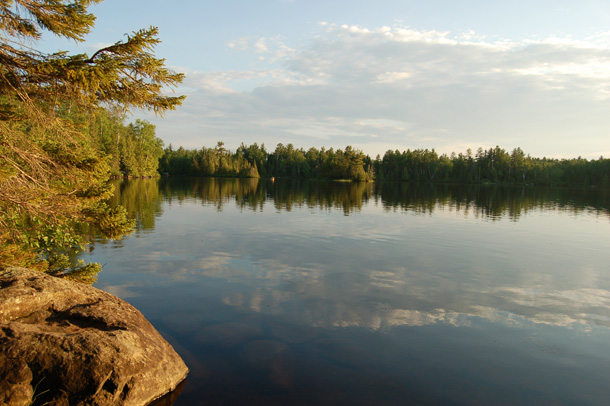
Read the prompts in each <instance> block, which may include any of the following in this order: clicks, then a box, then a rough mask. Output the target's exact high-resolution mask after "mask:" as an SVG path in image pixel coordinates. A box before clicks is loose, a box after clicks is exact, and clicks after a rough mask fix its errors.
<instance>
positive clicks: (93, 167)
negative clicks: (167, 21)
mask: <svg viewBox="0 0 610 406" xmlns="http://www.w3.org/2000/svg"><path fill="white" fill-rule="evenodd" d="M99 1H100V0H72V1H69V0H2V1H0V62H1V64H0V267H4V266H7V265H21V266H29V267H32V268H37V269H40V270H45V271H48V272H50V273H52V274H56V275H64V274H66V272H69V271H71V272H72V273H71V276H72V277H76V276H78V277H79V279H81V280H85V281H87V282H91V281H92V280H93V279H92V275H94V274H95V272H96V271H98V270H99V267H96V266H88V265H84V264H77V265H70V264H69V263H68V262H67V257H66V253H67V252H68V251H69V250H70V249H72V248H74V247H78V246H82V245H83V244H85V243H86V242H87V239H86V233H84V232H83V230H85V229H87V227H89V226H97V227H99V229H100V230H102V231H103V232H104V234H105V235H106V236H108V237H110V238H119V237H120V236H122V235H124V234H125V233H128V232H129V231H130V230H131V229H132V228H133V221H132V220H129V219H128V217H127V213H126V211H125V209H123V208H121V207H117V208H110V207H109V206H108V205H107V204H106V203H104V199H106V198H108V197H110V196H111V195H112V188H111V187H110V186H109V185H108V183H107V180H108V178H109V176H110V175H112V174H115V175H116V174H118V169H116V168H117V164H118V165H123V163H124V162H123V160H122V158H123V157H122V156H121V144H120V143H118V144H117V143H115V142H114V140H115V138H113V137H115V136H117V137H118V136H119V135H121V134H125V136H124V137H123V142H124V143H129V142H130V141H129V140H131V142H132V143H134V144H135V145H133V146H132V147H130V148H133V149H136V150H137V151H138V153H142V154H144V156H146V157H147V159H146V160H145V162H144V164H143V167H136V168H134V167H133V166H129V170H130V171H133V173H134V174H135V173H138V174H146V173H150V172H151V169H152V167H153V166H154V162H156V158H157V157H158V155H159V152H160V148H161V145H160V144H159V143H158V142H157V141H156V139H154V127H153V129H152V133H151V126H150V125H149V124H147V123H144V122H136V124H135V125H132V126H129V127H128V128H127V131H125V130H124V129H123V128H122V127H123V126H122V124H121V120H120V119H119V117H121V116H122V114H123V113H122V112H124V111H125V110H126V109H129V108H134V107H136V108H146V109H149V110H153V111H155V112H157V113H163V112H164V111H167V110H172V109H174V108H176V107H177V106H178V105H180V104H181V102H182V99H183V97H182V96H165V95H163V94H162V93H161V91H162V88H163V87H164V86H175V85H177V84H179V83H180V82H181V81H182V78H183V76H182V74H178V73H174V72H172V71H170V70H168V69H166V68H165V66H164V61H163V60H162V59H158V58H156V57H155V56H154V55H153V54H152V49H153V48H154V46H155V45H156V44H157V43H158V42H159V40H158V39H157V29H156V28H155V27H151V28H148V29H144V30H140V31H138V32H135V33H133V34H132V35H130V36H127V38H126V40H125V41H119V42H117V43H115V44H114V45H112V46H109V47H106V48H103V49H101V50H99V51H97V52H95V53H94V54H93V55H91V56H88V55H86V54H78V55H68V54H67V53H66V52H57V53H53V54H45V53H42V52H40V51H37V50H36V49H34V48H33V46H35V44H36V40H38V39H39V38H40V37H41V35H42V33H43V32H49V33H51V34H54V35H57V36H61V37H65V38H68V39H72V40H75V41H83V39H84V35H85V34H87V33H88V32H89V31H90V29H91V28H92V27H93V23H94V21H95V16H93V15H92V14H90V13H89V12H88V11H87V7H88V6H90V5H91V4H93V3H97V2H99ZM110 111H113V112H114V113H110ZM151 134H153V135H152V136H151ZM138 137H139V138H138ZM128 151H131V150H130V149H129V148H126V147H124V146H123V151H122V152H123V156H125V155H127V152H128ZM140 176H141V175H140Z"/></svg>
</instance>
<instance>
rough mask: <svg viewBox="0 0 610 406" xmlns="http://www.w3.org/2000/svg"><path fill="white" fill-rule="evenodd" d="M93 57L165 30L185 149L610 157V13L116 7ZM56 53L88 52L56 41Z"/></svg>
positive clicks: (353, 0) (276, 3)
mask: <svg viewBox="0 0 610 406" xmlns="http://www.w3.org/2000/svg"><path fill="white" fill-rule="evenodd" d="M91 10H92V12H93V13H94V14H95V15H96V16H97V17H98V20H97V22H96V27H95V29H94V30H93V32H92V33H91V34H90V35H89V36H88V37H87V40H86V42H85V43H83V44H80V45H79V46H78V49H77V51H78V52H86V53H92V52H93V51H94V50H95V49H98V48H99V47H102V46H104V45H108V44H110V43H114V42H116V41H118V40H121V39H122V38H124V34H127V33H131V32H132V31H134V30H138V29H140V28H145V27H148V26H151V25H153V26H157V27H159V30H160V39H161V40H162V41H163V42H162V44H160V45H159V46H158V47H157V48H156V55H157V56H158V57H162V58H165V59H166V64H167V65H168V66H170V67H171V68H172V69H174V70H176V71H179V72H184V73H185V74H186V79H185V81H184V84H183V86H181V87H180V88H179V89H177V92H178V93H180V94H186V95H187V99H186V101H185V103H184V105H183V106H182V107H181V108H180V109H179V110H177V111H175V112H170V113H168V114H167V115H166V116H165V117H164V118H158V117H155V116H154V115H151V114H149V113H146V112H139V111H137V112H134V119H135V118H145V119H148V120H149V121H151V122H152V123H154V124H155V125H156V126H157V136H159V137H160V138H162V139H163V140H164V141H165V144H166V145H168V144H170V143H171V144H172V145H173V146H175V147H178V146H184V147H186V148H200V147H202V146H206V147H212V146H214V145H216V142H217V141H224V142H225V144H226V146H227V147H229V148H230V149H233V150H234V149H235V148H236V147H237V146H239V144H240V143H241V142H244V143H246V144H252V143H254V142H257V143H259V144H260V143H264V144H265V146H266V148H267V149H268V150H271V151H272V150H273V149H275V146H276V144H277V143H283V144H288V143H292V144H293V145H294V146H295V147H297V148H300V147H302V148H305V149H308V148H309V147H312V146H314V147H322V146H325V147H327V148H329V147H335V148H344V147H345V146H347V145H352V146H354V147H355V148H359V149H361V150H363V151H364V152H365V153H367V154H370V155H371V156H373V157H374V156H375V155H376V154H381V155H383V153H384V152H385V151H386V150H388V149H392V150H395V149H398V150H401V151H402V150H406V149H409V148H410V149H414V148H429V149H431V148H435V149H436V150H437V151H438V152H441V153H442V152H446V153H451V152H452V151H455V152H458V153H459V152H465V151H466V149H467V148H472V149H473V150H476V149H477V148H478V147H483V148H489V147H494V146H496V145H499V146H501V147H503V148H505V149H507V150H509V151H510V150H512V149H513V148H515V147H521V148H522V149H523V150H524V151H525V152H526V153H529V154H531V155H532V156H539V157H542V156H548V157H556V158H570V157H577V156H583V157H586V158H590V159H591V158H597V157H599V156H600V155H603V156H605V157H610V2H607V1H592V0H580V1H562V0H555V1H546V0H541V1H531V0H529V1H521V0H514V1H510V2H506V1H502V2H501V1H490V0H487V1H482V0H466V1H457V0H454V1H449V0H438V1H435V0H429V1H399V0H376V1H363V0H349V1H347V0H323V1H318V0H307V1H305V0H259V1H246V0H240V1H234V0H224V1H220V0H208V1H194V0H179V1H173V2H170V1H160V0H148V1H143V0H128V1H125V0H106V1H103V2H102V3H100V4H99V5H96V6H94V7H92V9H91ZM43 47H44V48H45V49H46V50H57V49H62V50H73V49H75V46H74V44H73V43H67V42H62V41H59V40H55V39H47V40H45V41H44V42H43Z"/></svg>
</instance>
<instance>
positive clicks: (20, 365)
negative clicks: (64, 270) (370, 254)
mask: <svg viewBox="0 0 610 406" xmlns="http://www.w3.org/2000/svg"><path fill="white" fill-rule="evenodd" d="M187 373H188V369H187V367H186V365H185V364H184V362H183V361H182V359H181V358H180V356H179V355H178V354H177V353H176V352H175V351H174V349H173V348H172V347H171V346H170V345H169V344H168V343H167V341H165V340H164V339H163V337H161V335H160V334H159V333H158V332H157V331H156V330H155V328H154V327H153V326H152V325H151V324H150V323H149V322H148V321H147V320H146V319H145V318H144V316H142V314H141V313H140V312H139V311H138V310H136V309H135V308H134V307H133V306H131V305H130V304H128V303H127V302H125V301H123V300H121V299H119V298H117V297H115V296H112V295H110V294H108V293H106V292H103V291H101V290H99V289H96V288H94V287H91V286H87V285H84V284H79V283H76V282H70V281H67V280H64V279H59V278H55V277H51V276H48V275H46V274H43V273H41V272H37V271H32V270H28V269H22V268H10V269H5V270H0V404H2V405H19V406H23V405H29V404H31V403H32V401H33V399H35V400H36V404H38V403H40V404H53V405H66V406H68V405H69V406H75V405H98V406H102V405H138V406H140V405H147V404H149V403H151V402H152V401H154V400H155V399H158V398H159V397H161V396H163V395H165V394H167V393H169V392H171V391H173V390H174V389H175V388H176V387H177V386H178V385H179V384H180V383H181V382H182V381H183V380H184V379H185V378H186V375H187ZM46 402H48V403H46Z"/></svg>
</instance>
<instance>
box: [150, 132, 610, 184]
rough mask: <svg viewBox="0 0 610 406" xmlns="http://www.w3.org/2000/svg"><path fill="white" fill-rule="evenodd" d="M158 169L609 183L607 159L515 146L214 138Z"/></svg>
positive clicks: (173, 153) (168, 152)
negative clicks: (371, 152)
mask: <svg viewBox="0 0 610 406" xmlns="http://www.w3.org/2000/svg"><path fill="white" fill-rule="evenodd" d="M159 172H160V173H162V174H170V175H192V176H207V177H250V178H256V177H263V178H270V177H275V178H296V179H345V180H353V181H371V180H400V181H409V182H428V183H429V182H438V183H464V184H476V183H514V184H536V185H578V186H590V187H593V186H598V187H610V159H604V158H603V157H600V158H599V159H597V160H587V159H583V158H580V157H579V158H574V159H561V160H559V159H549V158H534V157H531V156H530V155H527V154H526V153H525V152H523V151H522V150H521V149H520V148H515V149H513V150H512V151H511V152H508V151H506V150H504V149H502V148H500V147H499V146H496V147H495V148H490V149H488V150H485V149H483V148H479V149H478V150H477V151H476V152H474V153H473V152H472V151H471V150H470V149H469V150H468V151H466V153H459V154H456V153H452V154H451V155H447V154H441V155H439V154H438V153H437V152H436V151H435V150H434V149H432V150H428V149H424V150H422V149H415V150H406V151H402V152H401V151H399V150H395V151H392V150H388V151H387V152H386V153H385V154H384V155H383V157H381V156H379V155H378V156H377V157H376V158H375V159H371V157H369V156H368V155H365V154H364V153H363V152H362V151H360V150H358V149H355V148H353V147H351V146H347V147H346V148H345V149H343V150H342V149H333V148H330V149H325V148H324V147H322V148H321V149H317V148H310V149H308V150H304V149H302V148H300V149H298V148H295V147H294V146H293V145H292V144H288V145H283V144H278V145H277V146H276V148H275V150H274V151H273V152H268V151H267V150H266V149H265V145H264V144H262V145H260V146H259V145H258V144H257V143H254V144H252V145H250V146H246V145H244V144H243V143H242V144H241V145H240V147H239V148H237V150H236V151H235V152H231V151H229V150H227V149H226V148H225V147H224V143H223V142H218V144H217V145H216V146H215V147H214V148H205V147H203V148H201V149H194V150H188V149H184V148H182V147H180V148H178V149H173V148H172V146H171V145H170V146H169V147H167V148H165V150H164V152H163V154H162V155H161V157H160V159H159Z"/></svg>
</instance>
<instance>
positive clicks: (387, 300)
mask: <svg viewBox="0 0 610 406" xmlns="http://www.w3.org/2000/svg"><path fill="white" fill-rule="evenodd" d="M112 203H113V204H117V203H120V204H123V205H124V206H126V208H127V209H128V211H129V212H130V214H131V215H132V216H133V217H134V218H136V219H137V229H136V231H135V233H134V234H132V235H131V236H129V237H127V238H124V239H123V240H121V241H103V240H101V239H100V238H97V239H96V242H95V244H94V245H93V246H92V247H91V248H92V249H91V251H90V252H87V253H86V254H83V255H82V257H83V258H84V259H86V260H90V261H96V262H100V263H102V264H103V265H104V268H103V271H102V272H101V273H100V274H99V279H98V282H97V284H96V285H95V286H97V287H98V288H100V289H103V290H105V291H108V292H110V293H112V294H115V295H117V296H119V297H121V298H123V299H125V300H127V301H128V302H130V303H132V304H133V305H134V306H136V307H137V308H138V309H139V310H140V311H142V313H143V314H144V315H145V316H146V317H147V318H148V320H149V321H150V322H151V323H152V324H153V325H154V326H155V327H156V328H157V329H158V330H159V331H160V332H161V334H162V335H163V336H164V337H165V338H166V339H167V340H168V341H169V342H170V343H171V344H172V345H173V346H174V348H175V349H176V351H177V352H178V353H179V354H180V355H181V356H182V357H183V359H184V360H185V362H186V364H187V365H188V366H189V368H190V370H191V372H190V374H189V377H188V380H187V382H186V384H185V386H184V389H183V391H182V393H181V395H180V397H179V398H178V400H177V401H176V403H175V405H244V404H247V405H333V406H336V405H411V404H413V405H446V404H451V405H477V404H486V405H490V404H493V405H502V404H506V405H514V404H532V405H533V404H535V405H606V404H607V403H608V399H610V192H609V191H608V190H597V189H586V190H570V189H549V188H535V187H512V188H508V187H498V186H461V187H460V186H430V185H414V184H409V183H349V182H296V181H279V180H276V181H275V182H272V181H270V180H264V179H260V180H258V179H247V180H237V179H185V178H162V179H145V180H129V181H122V182H117V185H116V195H115V197H114V198H113V200H112Z"/></svg>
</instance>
